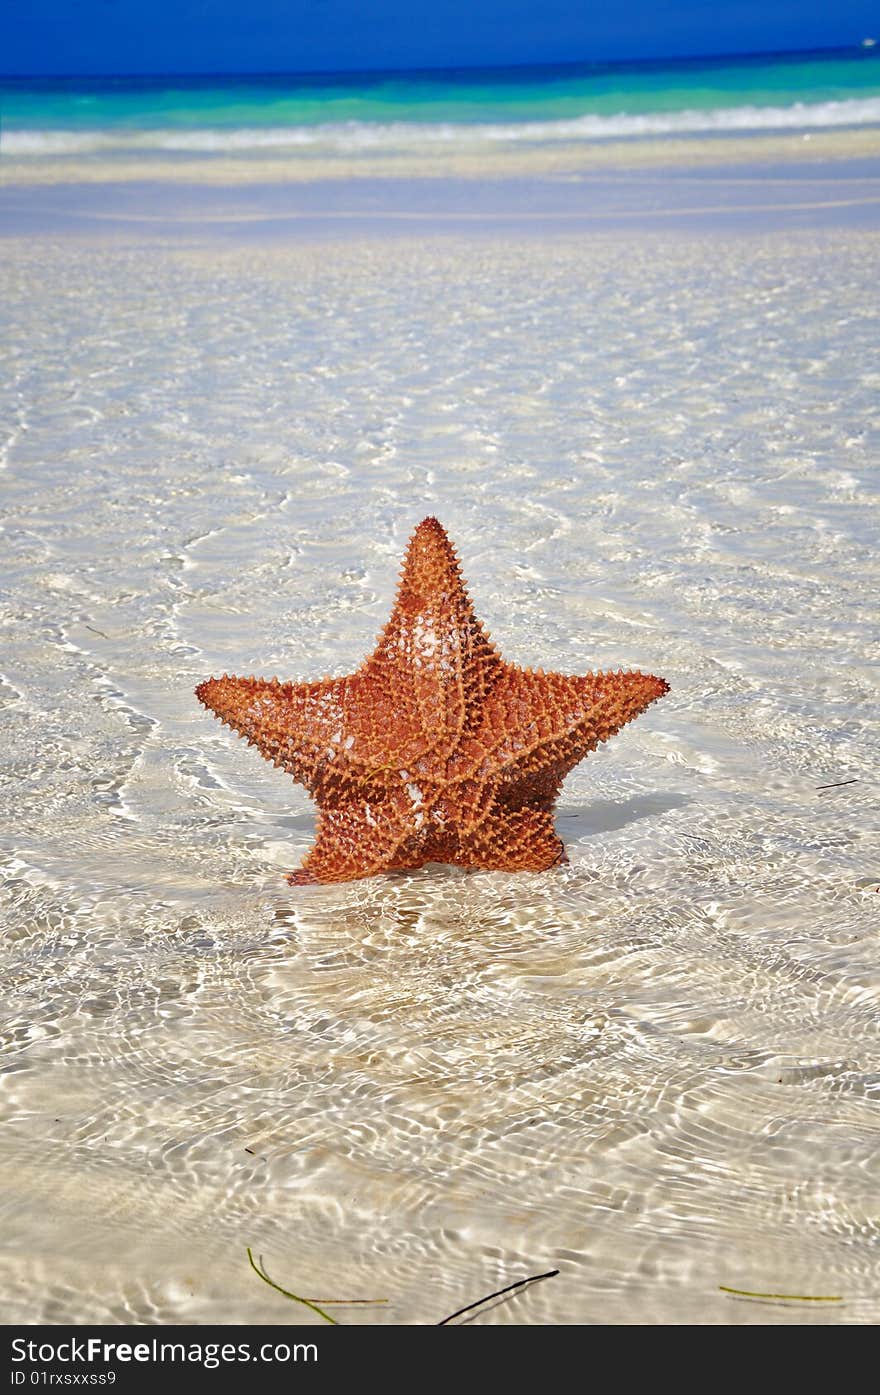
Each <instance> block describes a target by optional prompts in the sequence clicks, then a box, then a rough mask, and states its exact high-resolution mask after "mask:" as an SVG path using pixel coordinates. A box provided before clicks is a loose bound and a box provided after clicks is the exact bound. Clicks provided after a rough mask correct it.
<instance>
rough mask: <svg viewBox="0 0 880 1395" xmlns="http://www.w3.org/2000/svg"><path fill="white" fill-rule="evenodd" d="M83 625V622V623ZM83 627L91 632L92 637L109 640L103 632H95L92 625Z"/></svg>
mask: <svg viewBox="0 0 880 1395" xmlns="http://www.w3.org/2000/svg"><path fill="white" fill-rule="evenodd" d="M83 624H84V625H85V621H83ZM85 627H86V629H87V630H91V632H92V634H93V635H100V636H101V638H102V639H109V638H110V636H109V635H105V633H104V631H103V630H96V629H95V627H94V625H86V626H85Z"/></svg>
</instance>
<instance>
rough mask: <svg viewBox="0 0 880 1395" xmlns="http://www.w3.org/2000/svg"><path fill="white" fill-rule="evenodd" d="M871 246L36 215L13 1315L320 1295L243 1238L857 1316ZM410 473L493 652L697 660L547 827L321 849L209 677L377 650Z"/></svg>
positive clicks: (24, 424)
mask: <svg viewBox="0 0 880 1395" xmlns="http://www.w3.org/2000/svg"><path fill="white" fill-rule="evenodd" d="M877 246H878V243H877V238H876V235H873V234H870V233H864V232H844V231H835V232H825V233H822V232H812V233H811V232H809V231H802V232H800V233H793V234H791V235H788V236H783V235H775V236H757V235H753V236H749V235H742V236H734V235H732V234H728V235H726V236H716V237H712V238H708V237H701V236H699V235H698V234H697V233H693V234H690V235H687V236H678V237H676V238H672V237H664V236H662V235H659V234H656V233H650V234H649V233H637V232H632V233H629V234H621V235H619V236H616V237H614V238H605V237H602V236H591V237H584V238H569V239H566V238H556V239H552V240H551V239H549V238H548V239H543V240H542V239H540V238H535V237H532V238H530V239H528V240H517V239H515V238H507V239H493V238H492V237H489V236H484V237H482V238H481V239H480V240H478V241H477V240H472V239H466V238H457V237H449V238H446V239H444V240H442V241H435V242H430V241H427V242H415V241H413V242H407V241H406V240H397V241H395V242H393V243H389V242H385V241H382V240H379V239H367V238H363V239H360V240H359V239H358V238H353V239H351V240H349V241H347V242H345V243H338V244H333V243H331V244H327V245H323V246H316V245H314V244H296V243H281V244H278V245H272V246H255V245H249V246H242V245H234V246H219V245H216V244H215V243H213V242H212V241H210V240H209V239H208V238H207V237H206V238H205V240H204V242H203V244H202V245H189V246H181V245H175V244H174V243H173V242H171V241H168V242H167V243H165V244H162V243H158V242H156V241H153V242H151V243H149V244H147V243H143V244H141V243H134V242H130V243H123V242H118V243H113V242H110V241H107V240H104V241H102V242H100V243H98V242H96V243H95V244H89V243H88V242H87V241H79V242H77V243H75V244H74V243H72V242H67V241H65V240H62V239H58V240H55V241H53V240H51V239H42V240H32V241H29V242H24V241H22V242H16V241H13V240H10V241H7V242H6V243H5V244H4V258H5V261H4V266H5V270H4V273H3V274H4V281H5V283H6V289H5V293H4V297H3V301H2V304H3V315H4V319H6V320H7V321H8V322H9V326H10V330H9V333H8V334H7V335H6V336H4V341H3V342H4V348H3V350H2V352H3V357H4V360H5V369H4V379H3V381H4V387H3V397H2V424H3V428H4V435H3V440H4V441H5V442H6V444H5V446H4V447H3V449H2V453H0V467H2V473H0V489H2V500H3V514H4V534H3V563H2V566H3V573H4V592H3V597H2V611H0V616H2V623H3V627H4V642H3V648H2V660H0V671H2V687H0V701H2V703H3V728H4V732H5V740H4V742H3V747H2V762H3V767H2V768H3V775H4V787H3V793H2V800H3V815H4V817H3V821H2V822H3V828H4V830H5V831H4V833H3V840H2V845H3V849H4V853H3V856H4V872H5V881H4V883H3V887H2V893H3V898H4V912H3V914H4V922H5V926H6V932H5V936H4V939H3V947H2V951H0V952H2V974H3V981H4V984H5V985H6V993H5V995H4V997H5V1000H6V1008H5V1012H4V1027H3V1038H4V1061H3V1075H2V1095H0V1099H2V1111H3V1113H2V1117H3V1124H4V1132H3V1136H4V1144H5V1162H6V1168H5V1178H6V1185H5V1188H4V1197H3V1200H2V1203H0V1204H2V1216H3V1225H2V1230H0V1235H2V1241H0V1245H2V1251H0V1263H2V1278H0V1291H2V1292H3V1294H4V1295H5V1299H4V1319H5V1320H6V1321H26V1322H31V1321H56V1322H65V1321H67V1322H71V1321H72V1322H86V1321H89V1322H92V1321H109V1322H126V1321H128V1322H132V1321H133V1322H143V1321H153V1320H166V1321H172V1322H174V1321H180V1322H182V1321H195V1322H202V1321H219V1322H256V1321H262V1322H274V1321H281V1322H283V1321H291V1322H300V1321H309V1320H311V1319H312V1316H313V1315H311V1314H310V1313H309V1312H308V1311H306V1310H304V1309H301V1308H299V1307H296V1306H295V1305H293V1304H290V1303H289V1302H287V1301H286V1300H284V1299H283V1298H281V1297H280V1296H279V1295H277V1294H275V1293H273V1292H272V1291H271V1290H270V1289H268V1288H266V1287H265V1286H264V1285H263V1284H261V1283H260V1282H259V1280H257V1278H256V1277H255V1276H254V1275H253V1273H251V1272H250V1270H249V1268H248V1265H247V1259H246V1254H245V1248H246V1246H251V1247H252V1248H253V1249H254V1251H255V1253H258V1254H262V1256H263V1258H264V1261H265V1264H266V1267H267V1269H268V1271H269V1273H270V1274H271V1275H272V1277H273V1278H274V1279H275V1280H276V1281H278V1282H279V1283H281V1284H283V1285H285V1286H286V1287H290V1288H293V1289H294V1290H295V1291H297V1292H299V1293H303V1294H307V1295H311V1296H314V1297H325V1298H326V1297H339V1298H377V1297H381V1298H387V1299H388V1302H387V1303H386V1304H383V1305H381V1306H375V1307H366V1308H352V1309H340V1310H339V1316H340V1320H341V1321H343V1322H355V1321H357V1322H364V1321H369V1322H377V1323H389V1322H390V1323H401V1322H405V1323H421V1322H436V1321H437V1320H439V1319H440V1318H441V1317H443V1316H444V1315H445V1314H446V1313H448V1312H451V1311H452V1310H453V1309H455V1308H457V1307H459V1306H460V1305H461V1304H463V1303H466V1302H468V1301H470V1300H471V1299H474V1298H476V1297H478V1296H479V1295H480V1294H481V1293H484V1292H488V1291H489V1290H491V1289H493V1288H497V1287H501V1286H502V1285H503V1284H506V1283H510V1282H512V1281H513V1280H515V1279H517V1278H519V1277H521V1276H522V1275H523V1274H525V1273H536V1272H539V1271H541V1270H544V1269H547V1268H550V1267H558V1268H559V1270H560V1271H561V1272H560V1275H559V1276H558V1277H557V1278H554V1279H553V1280H551V1281H548V1282H546V1283H544V1284H541V1285H538V1286H536V1287H534V1288H533V1289H531V1290H530V1291H529V1292H528V1293H525V1294H520V1295H519V1296H517V1297H516V1298H514V1299H513V1300H511V1301H509V1302H507V1303H505V1304H502V1305H500V1306H498V1307H496V1308H494V1309H493V1310H492V1311H491V1312H489V1313H486V1314H485V1315H483V1316H481V1317H480V1318H479V1321H480V1322H488V1323H519V1322H535V1323H546V1322H566V1323H573V1322H582V1323H592V1322H633V1321H643V1322H694V1321H699V1322H706V1323H755V1322H760V1323H804V1322H848V1323H864V1322H875V1321H877V1320H878V1318H880V1284H878V1277H880V1276H878V1264H880V1220H878V1212H877V1195H878V1188H880V1148H878V1094H880V1061H878V1050H877V1047H878V1030H877V1021H878V1019H877V1003H878V992H880V971H878V953H877V950H878V896H877V887H878V884H880V855H878V842H877V836H876V835H877V814H876V805H875V800H874V790H875V782H876V756H877V721H876V686H875V680H876V675H875V673H874V672H873V671H872V658H873V651H872V646H874V647H875V645H876V621H877V611H876V596H877V594H878V581H880V578H878V571H880V568H878V558H877V549H876V537H877V532H876V523H877V514H876V505H877V490H876V473H874V474H873V475H872V473H871V462H872V459H875V458H876V447H877V429H876V397H877V388H878V386H880V375H878V373H877V371H876V357H875V356H874V355H875V350H876V320H875V310H876V255H877ZM429 512H431V513H436V514H437V515H438V516H439V517H440V519H441V520H442V522H443V523H444V524H445V525H446V527H447V528H448V530H449V532H450V534H451V536H452V537H453V539H454V540H455V542H456V543H457V545H458V548H459V552H460V554H461V557H462V561H463V567H464V572H465V575H466V576H467V578H468V580H469V582H470V586H471V591H472V594H473V597H474V600H475V603H476V606H477V610H478V613H479V614H480V615H481V617H482V618H483V619H484V620H485V621H486V622H487V624H488V626H489V628H490V630H491V632H492V634H493V638H494V639H495V640H496V642H497V643H498V644H499V646H500V647H501V649H502V652H503V653H504V655H505V657H507V658H508V659H510V660H512V661H516V662H521V663H532V664H541V665H543V666H544V667H546V668H558V669H560V670H563V671H569V672H580V671H586V670H588V669H590V668H592V667H601V666H605V667H611V666H613V667H616V666H617V665H618V664H621V665H623V666H632V667H640V668H644V669H646V670H649V671H653V672H656V673H660V674H662V675H663V676H664V677H666V678H667V680H668V681H669V682H670V683H671V685H672V691H671V693H670V695H669V696H668V697H667V698H665V699H663V701H662V702H660V703H658V704H656V705H655V706H654V707H652V708H651V709H650V710H649V711H648V713H646V714H645V715H644V716H643V717H642V718H640V719H639V720H638V721H637V722H636V723H634V724H633V725H632V726H630V727H628V728H626V729H625V730H624V732H622V733H621V734H620V735H619V736H618V737H616V738H615V739H614V741H612V742H611V743H609V745H608V747H607V748H605V749H603V750H602V751H601V752H599V753H597V754H595V755H593V756H591V757H590V758H589V760H588V761H586V762H585V763H584V764H583V765H582V766H581V767H580V768H579V769H578V770H577V771H576V772H575V773H574V774H573V775H572V776H571V777H570V778H569V780H568V781H567V783H566V786H565V789H564V791H563V796H562V800H561V809H560V817H559V829H560V832H561V833H562V835H563V837H564V838H565V839H566V842H567V844H568V848H569V853H570V857H571V863H570V865H569V866H568V867H565V868H561V869H556V870H553V871H551V872H547V873H544V874H539V875H519V876H508V875H502V874H494V873H493V874H489V873H480V874H475V875H471V876H468V875H466V874H462V873H460V872H457V871H455V870H453V869H446V868H438V867H431V868H427V869H424V870H423V871H421V872H419V873H417V874H414V875H407V876H405V875H398V876H395V877H388V878H383V879H375V880H372V881H369V882H364V883H360V884H351V885H348V886H342V887H329V888H305V889H295V890H292V889H290V888H288V887H286V885H285V884H284V882H283V881H282V879H281V873H282V871H284V870H286V869H288V868H291V867H293V866H295V865H297V863H298V862H299V861H300V859H301V857H302V855H303V854H304V852H305V850H306V849H307V847H308V845H309V842H310V839H311V836H312V830H313V826H314V824H313V814H312V810H311V807H310V805H309V801H308V799H307V797H306V796H305V794H304V792H303V791H302V790H300V789H298V788H297V787H295V786H293V785H291V784H290V782H289V781H288V780H287V779H286V778H285V777H283V776H282V775H281V774H280V773H279V772H277V771H275V770H273V769H272V768H271V767H270V766H269V765H267V764H266V763H264V762H262V761H261V760H260V759H259V758H258V757H257V756H256V754H255V753H254V752H253V751H251V750H249V749H248V748H247V747H246V746H245V745H244V744H243V743H238V742H237V741H236V740H235V739H234V738H233V737H232V736H231V735H230V734H229V733H228V731H226V730H225V729H224V728H221V727H220V725H219V724H217V723H215V722H213V721H212V720H211V718H210V717H209V716H208V715H207V714H206V713H205V712H204V711H203V710H201V709H200V708H199V707H198V705H197V703H196V702H195V699H194V697H193V695H192V689H193V686H194V685H195V683H196V682H197V681H198V680H200V679H201V678H203V677H205V676H207V675H209V674H212V673H222V672H223V671H236V672H239V673H244V674H247V673H251V672H253V673H259V674H264V675H271V674H272V673H278V674H279V675H280V676H284V677H317V676H320V675H321V674H323V673H324V672H331V673H343V672H346V671H348V670H349V669H350V668H351V667H352V666H354V665H356V664H357V663H358V662H359V661H360V659H361V658H362V657H363V656H364V654H365V653H366V652H367V650H368V649H369V648H370V646H371V643H372V640H373V637H374V636H375V634H376V633H377V631H378V630H379V628H380V627H381V625H382V624H383V622H384V620H385V618H386V617H387V613H388V609H389V606H390V603H391V598H392V594H393V588H394V581H395V576H396V571H397V566H398V563H399V560H400V557H401V555H402V552H403V548H404V545H405V542H406V539H407V536H408V534H409V533H410V531H411V529H412V527H413V526H414V524H415V523H416V522H417V521H418V520H419V518H421V517H422V516H423V515H424V514H426V513H429ZM846 780H849V781H853V782H854V783H850V784H846V785H837V782H840V781H846ZM826 784H835V785H836V787H835V788H832V789H827V790H819V789H818V788H817V787H818V786H822V785H826ZM720 1285H726V1286H728V1287H732V1288H740V1289H747V1290H752V1291H761V1292H768V1293H777V1294H778V1293H788V1294H800V1295H814V1296H825V1297H832V1296H838V1297H839V1298H840V1299H841V1301H840V1302H834V1303H803V1302H794V1301H793V1302H788V1303H785V1302H779V1301H776V1302H766V1303H762V1302H757V1301H748V1300H738V1299H736V1298H735V1297H732V1296H731V1295H728V1294H725V1293H724V1292H723V1291H721V1288H720V1287H719V1286H720ZM315 1320H316V1321H317V1320H318V1319H315Z"/></svg>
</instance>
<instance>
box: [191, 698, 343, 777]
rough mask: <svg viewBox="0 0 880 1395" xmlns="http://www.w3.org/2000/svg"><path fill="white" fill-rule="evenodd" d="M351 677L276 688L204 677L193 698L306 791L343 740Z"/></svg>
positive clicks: (331, 758) (319, 775) (321, 772)
mask: <svg viewBox="0 0 880 1395" xmlns="http://www.w3.org/2000/svg"><path fill="white" fill-rule="evenodd" d="M356 681H357V680H356V679H354V678H328V679H324V680H322V681H321V682H318V683H280V682H279V681H278V679H277V678H271V679H263V678H235V677H229V676H227V675H226V674H224V676H223V677H222V678H209V679H208V680H207V681H206V682H205V683H200V684H199V686H198V687H197V688H196V697H197V698H198V699H199V701H200V702H201V703H203V704H204V706H205V707H207V708H209V709H210V710H211V711H212V712H213V713H215V715H216V716H218V717H219V718H220V720H221V721H222V722H225V723H226V725H227V726H229V727H232V729H233V731H237V732H238V734H239V735H240V736H243V737H244V738H245V740H246V741H247V743H248V745H249V746H256V748H257V750H258V751H259V752H260V754H261V755H262V756H265V758H266V760H270V761H272V762H273V764H274V765H277V766H280V767H281V768H282V769H283V770H286V771H287V773H288V774H289V775H292V776H293V778H294V780H296V781H298V783H299V784H302V785H305V786H306V788H307V789H309V790H311V789H313V788H314V786H315V784H316V782H318V781H319V780H320V778H321V776H322V774H323V772H324V771H325V770H326V767H327V764H328V761H330V762H332V760H333V758H334V755H336V754H337V752H338V749H339V746H340V743H341V742H342V739H343V731H344V728H345V715H346V711H347V710H348V709H349V707H350V705H351V702H352V698H353V692H352V689H353V687H354V686H355V685H356Z"/></svg>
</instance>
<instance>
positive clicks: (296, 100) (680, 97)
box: [0, 41, 880, 159]
mask: <svg viewBox="0 0 880 1395" xmlns="http://www.w3.org/2000/svg"><path fill="white" fill-rule="evenodd" d="M878 55H880V46H875V45H873V44H872V43H871V42H870V41H866V42H865V43H864V44H862V45H861V46H858V47H854V48H852V49H843V50H841V49H835V50H831V51H821V52H812V53H793V54H770V55H758V56H752V57H736V58H714V59H688V60H683V61H678V62H668V61H664V62H643V63H613V64H611V63H594V64H580V65H565V66H556V67H541V68H511V69H491V70H476V69H468V70H456V71H432V72H421V73H405V74H404V73H393V72H389V73H366V74H364V73H355V74H321V75H306V76H303V75H292V76H284V75H269V76H265V77H254V76H247V77H236V76H222V77H207V78H205V77H199V78H192V77H163V78H112V79H106V78H102V79H86V80H84V79H80V78H77V79H69V80H61V79H57V78H53V79H43V80H40V79H5V80H3V81H2V82H0V103H2V111H0V122H2V129H0V153H3V154H6V155H10V156H25V157H33V158H37V159H39V157H41V156H47V155H48V156H57V155H65V154H71V155H72V154H88V153H96V154H97V153H104V154H107V153H113V152H119V153H124V152H135V151H166V152H174V151H178V152H196V151H197V152H205V153H210V152H217V153H232V152H247V151H250V150H260V149H262V150H269V149H275V150H283V149H285V148H297V149H299V150H300V151H302V152H304V153H305V152H308V150H310V149H313V150H314V151H315V153H316V154H318V153H320V152H321V151H323V150H328V149H329V150H334V151H337V152H338V151H352V152H356V151H358V150H364V149H366V150H369V149H379V150H389V151H393V150H395V149H404V150H406V149H410V150H412V149H418V148H424V147H425V146H426V145H427V144H437V143H441V144H447V145H455V144H456V143H459V144H467V143H469V142H473V141H474V140H475V139H476V140H481V141H490V142H500V143H509V142H516V141H526V142H551V141H554V140H572V139H575V140H577V139H583V140H585V141H599V140H603V139H608V138H626V137H635V136H639V137H644V136H653V135H657V136H662V135H669V134H677V133H694V134H699V133H707V134H709V133H721V134H723V133H725V132H743V131H752V130H754V131H761V130H797V129H805V130H808V129H821V128H824V127H841V126H849V127H855V126H864V125H874V124H880V60H878Z"/></svg>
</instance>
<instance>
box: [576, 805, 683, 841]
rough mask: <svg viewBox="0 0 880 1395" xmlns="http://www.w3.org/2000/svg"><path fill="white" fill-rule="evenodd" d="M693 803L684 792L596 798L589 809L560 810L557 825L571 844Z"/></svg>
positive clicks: (588, 806)
mask: <svg viewBox="0 0 880 1395" xmlns="http://www.w3.org/2000/svg"><path fill="white" fill-rule="evenodd" d="M691 802H692V801H691V800H690V799H688V798H687V796H686V795H684V794H634V795H631V796H630V798H629V799H596V800H594V801H593V802H592V804H588V805H587V806H586V807H585V808H579V809H578V808H575V807H573V806H572V805H569V806H568V807H565V806H563V807H562V808H560V809H558V810H557V812H556V826H557V828H558V830H559V836H560V838H562V840H563V842H566V843H568V842H570V841H577V840H579V839H581V838H593V837H595V836H596V835H597V834H599V833H610V832H612V830H613V829H615V828H626V826H627V824H631V823H635V822H636V821H637V820H638V819H648V818H653V816H654V815H655V814H666V813H668V812H669V811H670V809H681V808H682V807H683V805H685V804H690V803H691Z"/></svg>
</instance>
